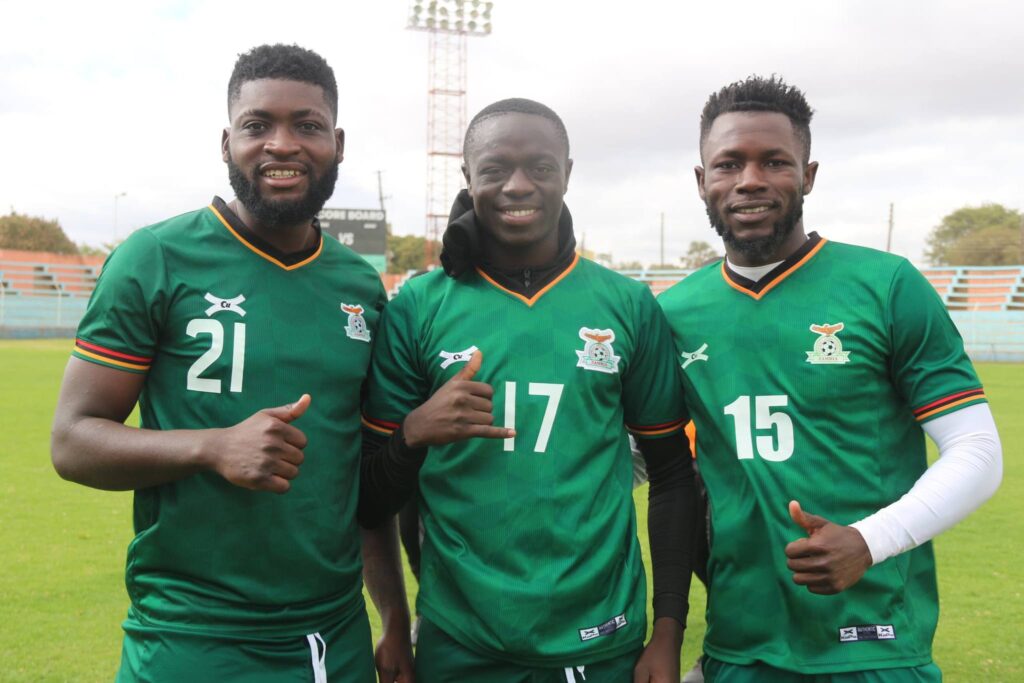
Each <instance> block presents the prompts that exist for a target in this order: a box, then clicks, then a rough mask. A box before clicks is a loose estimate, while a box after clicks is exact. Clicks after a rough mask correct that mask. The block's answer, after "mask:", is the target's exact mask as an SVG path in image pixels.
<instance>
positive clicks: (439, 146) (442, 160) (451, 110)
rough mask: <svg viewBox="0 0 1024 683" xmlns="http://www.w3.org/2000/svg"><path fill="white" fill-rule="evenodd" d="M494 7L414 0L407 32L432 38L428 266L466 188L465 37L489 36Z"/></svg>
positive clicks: (468, 1) (469, 0) (473, 1)
mask: <svg viewBox="0 0 1024 683" xmlns="http://www.w3.org/2000/svg"><path fill="white" fill-rule="evenodd" d="M493 5H494V3H492V2H484V1H482V0H415V1H414V2H413V4H412V9H411V11H410V14H409V24H408V28H410V29H413V30H417V31H426V32H427V35H428V43H427V202H426V207H427V211H426V231H425V233H426V250H427V253H426V257H427V263H428V264H430V263H436V262H437V256H438V255H437V254H436V253H434V249H433V245H434V244H436V243H438V242H439V241H440V238H441V234H442V233H443V232H444V229H445V226H446V225H447V224H448V210H449V208H450V207H451V202H452V199H454V197H455V192H456V190H457V189H458V188H461V187H463V186H464V185H465V182H464V179H463V177H462V170H461V165H462V138H463V136H464V135H465V131H466V61H467V49H466V43H467V41H466V38H467V37H468V36H485V35H488V34H490V32H491V9H492V7H493Z"/></svg>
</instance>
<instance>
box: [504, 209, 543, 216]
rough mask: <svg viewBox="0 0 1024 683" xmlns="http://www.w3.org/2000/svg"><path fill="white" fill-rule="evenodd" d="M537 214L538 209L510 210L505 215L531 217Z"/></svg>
mask: <svg viewBox="0 0 1024 683" xmlns="http://www.w3.org/2000/svg"><path fill="white" fill-rule="evenodd" d="M536 212H537V209H510V210H508V211H506V212H505V215H507V216H516V217H521V216H529V215H531V214H533V213H536Z"/></svg>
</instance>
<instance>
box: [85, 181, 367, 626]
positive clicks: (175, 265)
mask: <svg viewBox="0 0 1024 683" xmlns="http://www.w3.org/2000/svg"><path fill="white" fill-rule="evenodd" d="M270 249H272V248H270V247H268V246H267V245H263V244H261V243H259V240H258V238H256V237H255V236H254V235H252V234H251V233H248V231H246V229H245V226H244V225H242V224H241V222H240V221H239V219H238V218H237V217H235V216H234V214H232V213H231V212H230V211H229V210H228V208H227V206H226V205H225V204H224V203H223V202H222V201H221V200H219V199H215V200H214V204H213V205H211V206H209V207H207V208H205V209H202V210H200V211H196V212H193V213H188V214H184V215H182V216H178V217H176V218H172V219H170V220H168V221H165V222H163V223H159V224H157V225H154V226H151V227H148V228H144V229H141V230H138V231H137V232H135V233H133V234H132V235H131V237H129V238H128V239H127V240H126V241H125V242H124V243H123V244H122V245H121V246H119V247H118V248H117V249H116V250H115V251H114V253H113V254H111V256H110V258H109V259H108V260H107V263H106V265H105V266H104V268H103V272H102V274H101V276H100V278H99V281H98V282H97V286H96V290H95V292H94V293H93V295H92V299H91V300H90V302H89V307H88V310H87V312H86V314H85V317H84V318H83V320H82V322H81V325H80V326H79V329H78V339H77V340H76V344H75V350H74V355H75V356H76V357H77V358H80V359H82V360H85V361H90V362H94V363H99V364H102V365H106V366H108V367H111V368H116V369H118V370H123V371H126V372H140V373H145V374H146V379H145V384H144V385H143V389H142V394H141V396H140V398H139V407H140V412H141V427H142V428H143V429H160V430H167V429H202V428H211V427H213V428H216V427H229V426H231V425H235V424H237V423H239V422H241V421H243V420H245V419H246V418H248V417H249V416H251V415H252V414H253V413H255V412H257V411H259V410H261V409H264V408H270V407H275V406H279V405H283V404H285V403H290V402H292V401H295V400H297V399H298V398H299V396H301V395H302V394H303V393H308V394H310V395H311V396H312V403H311V404H310V407H309V409H308V410H307V411H306V413H305V414H304V415H303V416H302V417H300V418H299V419H298V420H296V421H295V423H294V424H295V426H296V427H297V428H298V429H300V430H302V432H303V433H304V434H305V435H306V437H307V438H308V439H309V445H308V446H307V447H306V448H305V449H304V453H305V461H304V462H303V464H302V465H301V467H300V468H299V476H298V477H297V478H296V479H294V480H293V481H292V482H291V490H290V491H288V492H287V493H285V494H283V495H276V494H272V493H268V492H256V491H250V490H247V489H243V488H239V487H237V486H234V485H232V484H230V483H228V482H227V481H226V480H225V479H223V478H222V477H220V476H219V475H218V474H216V473H214V472H204V473H201V474H196V475H193V476H190V477H187V478H184V479H181V480H179V481H175V482H172V483H168V484H163V485H160V486H155V487H152V488H148V489H142V490H138V491H136V492H135V502H134V522H135V533H136V536H135V538H134V540H133V541H132V542H131V544H130V546H129V548H128V561H127V571H126V583H127V587H128V593H129V596H130V598H131V609H130V611H129V616H128V621H127V622H126V624H125V627H126V628H148V627H155V628H160V629H179V630H187V631H198V632H209V633H215V634H223V633H231V634H252V635H258V634H268V635H269V634H273V635H277V636H286V635H291V634H300V635H301V634H307V633H311V632H314V631H316V630H318V629H319V628H321V627H323V626H324V625H326V624H329V623H334V622H337V621H338V620H339V619H342V618H344V617H346V616H347V615H349V614H351V613H353V612H354V611H355V610H357V609H360V608H361V607H362V594H361V585H362V584H361V576H360V573H361V566H362V564H361V559H360V541H359V533H358V530H357V526H356V521H355V510H356V502H357V493H358V480H359V477H358V463H359V458H360V450H361V426H360V417H359V403H360V387H361V385H362V384H363V381H364V378H365V376H366V373H367V370H368V367H369V361H370V347H371V344H370V342H371V340H372V338H373V336H374V335H375V328H376V324H377V321H378V318H379V315H380V311H381V309H382V308H383V305H384V303H385V301H386V297H385V294H384V290H383V286H382V285H381V281H380V278H379V276H378V275H377V273H376V272H375V271H374V270H373V268H371V267H370V266H369V265H368V264H367V263H366V262H365V261H363V260H362V259H361V258H360V257H359V256H357V255H356V254H355V253H353V252H352V251H350V250H349V249H347V248H346V247H343V246H342V245H341V244H339V243H338V242H337V241H336V240H333V239H331V238H324V237H322V236H321V239H320V242H319V244H318V245H317V246H316V248H315V249H311V250H309V252H308V253H305V254H303V255H302V256H304V258H303V257H302V256H300V257H299V258H298V259H295V258H292V259H288V258H287V257H285V256H282V255H275V254H273V252H272V251H270Z"/></svg>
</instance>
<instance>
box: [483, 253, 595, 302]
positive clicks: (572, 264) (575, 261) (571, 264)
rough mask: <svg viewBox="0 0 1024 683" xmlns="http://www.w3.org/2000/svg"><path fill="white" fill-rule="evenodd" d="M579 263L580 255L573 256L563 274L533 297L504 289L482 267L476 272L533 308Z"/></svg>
mask: <svg viewBox="0 0 1024 683" xmlns="http://www.w3.org/2000/svg"><path fill="white" fill-rule="evenodd" d="M579 262H580V255H579V254H576V253H574V254H573V255H572V260H571V261H570V262H569V264H568V265H567V266H566V267H565V270H563V271H562V272H561V273H559V274H558V275H556V276H555V277H554V279H552V280H551V282H549V283H547V284H546V285H544V287H542V288H541V289H539V290H537V292H536V293H535V294H534V295H533V296H531V297H527V296H524V295H523V294H520V293H519V292H515V291H513V290H511V289H509V288H508V287H503V286H502V285H501V284H499V283H498V281H497V280H495V279H494V278H493V277H491V276H490V275H488V274H487V273H486V272H484V270H483V268H481V267H480V266H477V267H476V272H477V274H478V275H480V277H482V278H483V279H484V280H486V281H487V282H489V283H490V284H491V285H492V286H494V287H496V288H497V289H500V290H501V291H503V292H505V293H506V294H508V295H509V296H513V297H515V298H517V299H519V300H520V301H522V302H523V303H524V304H526V305H527V306H530V307H531V308H532V307H533V305H534V304H535V303H537V301H538V300H539V299H540V298H541V297H542V296H544V295H545V294H547V293H548V292H549V291H551V288H552V287H554V286H555V285H557V284H558V283H559V282H561V281H562V280H564V279H565V276H567V275H568V274H569V273H571V272H572V271H573V270H574V269H575V268H576V265H577V264H578V263H579Z"/></svg>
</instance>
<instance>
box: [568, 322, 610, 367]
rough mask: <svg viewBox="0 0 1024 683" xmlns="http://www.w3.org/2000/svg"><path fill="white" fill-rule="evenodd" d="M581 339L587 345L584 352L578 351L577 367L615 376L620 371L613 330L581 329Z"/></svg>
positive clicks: (584, 346)
mask: <svg viewBox="0 0 1024 683" xmlns="http://www.w3.org/2000/svg"><path fill="white" fill-rule="evenodd" d="M580 339H582V340H583V341H584V342H585V344H584V345H583V350H582V351H577V352H576V355H577V356H579V361H578V362H577V363H576V367H578V368H583V369H584V370H594V371H596V372H606V373H608V374H610V375H613V374H615V373H617V372H618V371H619V361H620V360H621V357H620V356H616V355H615V349H613V348H612V342H614V341H615V333H614V332H612V331H611V330H592V329H590V328H589V327H581V328H580Z"/></svg>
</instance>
